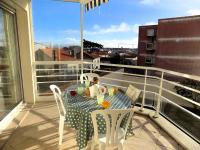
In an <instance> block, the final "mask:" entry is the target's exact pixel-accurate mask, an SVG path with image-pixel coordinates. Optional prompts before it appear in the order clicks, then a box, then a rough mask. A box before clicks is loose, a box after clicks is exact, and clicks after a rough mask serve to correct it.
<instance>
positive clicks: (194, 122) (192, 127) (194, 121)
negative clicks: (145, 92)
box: [160, 98, 200, 141]
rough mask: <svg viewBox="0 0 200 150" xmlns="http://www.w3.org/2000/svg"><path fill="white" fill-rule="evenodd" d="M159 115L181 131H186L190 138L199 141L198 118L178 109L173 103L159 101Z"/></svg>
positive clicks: (199, 120) (164, 100) (199, 128)
mask: <svg viewBox="0 0 200 150" xmlns="http://www.w3.org/2000/svg"><path fill="white" fill-rule="evenodd" d="M160 111H161V113H162V114H163V115H164V116H165V117H166V118H168V119H169V120H170V121H172V122H173V123H174V124H176V125H177V126H179V127H180V128H181V129H183V130H184V131H186V132H187V133H188V134H190V136H192V137H194V138H196V139H197V140H198V141H200V134H199V131H200V119H199V118H200V117H199V116H198V117H197V116H195V115H192V114H191V113H188V112H187V111H186V110H185V109H184V108H182V107H178V106H177V105H175V104H174V103H172V102H170V101H167V100H166V99H164V98H162V99H161V109H160Z"/></svg>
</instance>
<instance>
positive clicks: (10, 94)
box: [0, 5, 23, 119]
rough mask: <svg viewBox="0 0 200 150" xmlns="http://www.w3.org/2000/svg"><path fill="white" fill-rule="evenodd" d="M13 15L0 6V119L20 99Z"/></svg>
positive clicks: (20, 88)
mask: <svg viewBox="0 0 200 150" xmlns="http://www.w3.org/2000/svg"><path fill="white" fill-rule="evenodd" d="M16 35H17V34H16V22H15V13H12V12H11V11H7V9H4V8H3V6H1V5H0V119H2V118H3V117H4V116H5V115H6V114H7V113H8V112H10V111H11V110H12V109H13V108H14V107H15V106H16V105H17V104H18V103H19V102H20V101H21V100H22V99H23V94H22V81H21V75H20V73H21V71H20V70H21V69H20V63H19V52H18V42H17V36H16Z"/></svg>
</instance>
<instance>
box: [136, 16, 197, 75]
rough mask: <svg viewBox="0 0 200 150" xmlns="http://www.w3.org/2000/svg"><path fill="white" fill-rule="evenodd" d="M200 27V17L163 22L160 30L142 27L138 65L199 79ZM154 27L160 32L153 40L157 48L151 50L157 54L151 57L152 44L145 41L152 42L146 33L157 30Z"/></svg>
mask: <svg viewBox="0 0 200 150" xmlns="http://www.w3.org/2000/svg"><path fill="white" fill-rule="evenodd" d="M199 26H200V16H188V17H178V18H167V19H160V20H159V21H158V25H157V26H141V27H140V29H139V44H138V51H139V52H138V55H139V56H138V58H139V60H138V65H144V66H149V65H150V64H151V66H154V67H159V68H163V69H168V70H173V71H178V72H182V73H188V74H194V75H199V74H200V71H199V70H200V38H199V37H200V30H199ZM153 27H154V28H157V33H156V35H155V36H154V40H155V41H154V43H156V46H155V45H154V47H153V48H152V49H153V51H154V52H151V53H153V55H152V54H151V53H150V52H149V50H148V47H149V45H148V43H149V42H148V41H145V40H144V39H145V38H146V39H147V38H149V37H148V35H147V34H148V32H147V31H149V30H150V29H151V28H152V30H155V29H154V28H153ZM145 33H146V36H145V37H144V35H145ZM142 43H145V44H142ZM152 45H153V43H152ZM142 46H143V47H142ZM145 48H146V49H145ZM149 54H151V55H149ZM149 62H150V64H149Z"/></svg>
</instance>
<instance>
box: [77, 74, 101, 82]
mask: <svg viewBox="0 0 200 150" xmlns="http://www.w3.org/2000/svg"><path fill="white" fill-rule="evenodd" d="M94 77H97V78H99V75H98V74H96V73H83V74H81V76H80V81H81V84H83V83H84V81H85V80H89V81H93V78H94Z"/></svg>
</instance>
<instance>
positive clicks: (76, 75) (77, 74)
mask: <svg viewBox="0 0 200 150" xmlns="http://www.w3.org/2000/svg"><path fill="white" fill-rule="evenodd" d="M77 75H78V76H80V74H74V75H44V76H36V77H37V78H46V77H47V78H48V77H50V78H52V77H74V76H76V77H77Z"/></svg>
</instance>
